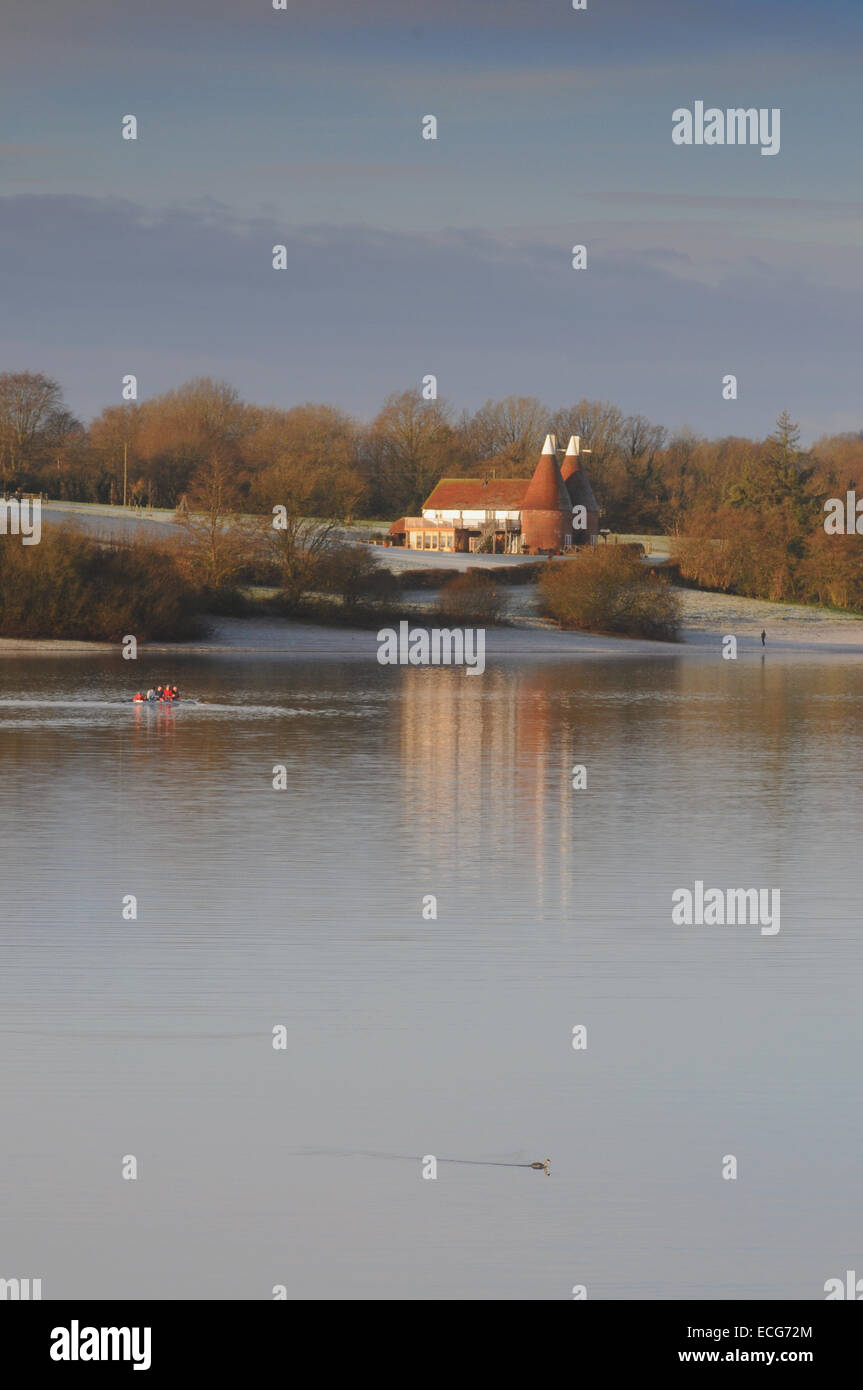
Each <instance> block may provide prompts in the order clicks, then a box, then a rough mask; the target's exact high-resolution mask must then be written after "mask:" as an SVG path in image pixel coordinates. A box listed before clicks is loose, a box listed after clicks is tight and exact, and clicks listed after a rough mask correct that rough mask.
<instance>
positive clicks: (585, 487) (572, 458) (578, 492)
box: [560, 434, 599, 515]
mask: <svg viewBox="0 0 863 1390" xmlns="http://www.w3.org/2000/svg"><path fill="white" fill-rule="evenodd" d="M560 472H561V476H562V478H563V480H564V483H565V484H566V490H567V492H568V494H569V500H570V503H571V505H572V506H573V507H585V508H586V509H587V511H589V512H596V513H597V515H598V514H599V504H598V502H597V500H596V498H595V497H594V495H593V488H592V487H591V486H590V482H589V481H588V477H587V474H586V473H585V471H584V469H583V467H582V465H581V458H580V457H579V452H578V443H577V441H576V436H575V435H574V434H573V435H570V439H569V443H568V444H567V446H566V454H565V455H564V459H563V463H562V464H561V469H560Z"/></svg>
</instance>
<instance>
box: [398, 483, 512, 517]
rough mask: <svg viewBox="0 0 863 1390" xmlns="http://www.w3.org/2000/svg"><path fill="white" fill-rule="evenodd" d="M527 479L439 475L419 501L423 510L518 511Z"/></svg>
mask: <svg viewBox="0 0 863 1390" xmlns="http://www.w3.org/2000/svg"><path fill="white" fill-rule="evenodd" d="M529 483H530V479H529V478H489V479H488V481H487V482H483V480H482V478H441V480H440V482H439V483H438V484H437V486H436V487H434V488H433V489H432V491H431V492H430V493H429V495H428V497H427V498H426V500H425V502H424V503H423V510H424V511H425V510H428V511H436V512H452V511H464V512H476V511H483V510H485V509H489V510H490V509H492V508H499V509H500V510H501V511H518V509H519V508H520V507H521V504H522V498H523V497H524V494H525V492H526V491H527V488H528V485H529Z"/></svg>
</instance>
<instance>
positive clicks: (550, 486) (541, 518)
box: [390, 434, 599, 555]
mask: <svg viewBox="0 0 863 1390" xmlns="http://www.w3.org/2000/svg"><path fill="white" fill-rule="evenodd" d="M576 509H578V510H576ZM598 530H599V507H598V506H597V503H596V498H595V497H594V495H593V489H592V488H591V486H590V483H589V481H588V478H587V474H586V473H585V471H584V469H583V467H582V464H581V458H580V444H579V438H578V435H573V436H572V438H571V439H570V441H569V444H568V446H567V450H566V453H565V455H564V456H563V462H562V464H559V463H558V461H557V441H556V439H555V437H554V435H553V434H547V435H546V437H545V444H544V445H543V448H542V453H541V454H540V456H539V463H538V464H537V465H536V471H535V472H534V475H533V477H532V478H441V480H440V482H439V483H438V484H437V486H436V487H434V488H433V489H432V492H431V494H430V495H429V496H428V497H427V498H426V500H425V503H424V504H423V513H422V516H405V517H402V518H401V520H400V521H395V522H393V524H392V526H391V527H390V535H391V536H392V538H393V540H394V541H395V543H396V544H397V545H407V546H408V547H409V548H410V549H411V550H459V551H466V550H467V551H478V550H489V551H493V552H494V553H495V554H510V555H520V554H525V553H527V552H530V551H540V550H568V549H569V547H570V546H572V545H584V544H586V543H591V542H593V540H594V539H595V537H596V535H597V532H598Z"/></svg>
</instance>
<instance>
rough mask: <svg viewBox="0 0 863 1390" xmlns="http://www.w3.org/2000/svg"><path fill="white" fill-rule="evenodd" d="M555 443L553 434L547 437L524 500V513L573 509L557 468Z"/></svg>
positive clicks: (522, 508) (522, 507)
mask: <svg viewBox="0 0 863 1390" xmlns="http://www.w3.org/2000/svg"><path fill="white" fill-rule="evenodd" d="M555 442H556V441H555V438H554V435H553V434H547V435H546V436H545V443H544V444H543V446H542V453H541V454H540V456H539V463H538V464H537V465H536V471H535V472H534V475H533V477H532V478H531V480H530V482H529V483H528V485H527V491H526V492H525V494H524V497H523V498H522V503H521V510H522V511H523V512H530V511H538V512H558V511H563V512H569V511H570V509H571V507H572V503H571V502H570V500H569V494H568V493H567V490H566V484H565V483H564V481H563V478H562V477H561V473H560V469H559V468H558V466H557V455H556V453H555Z"/></svg>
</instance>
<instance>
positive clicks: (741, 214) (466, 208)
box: [0, 0, 863, 436]
mask: <svg viewBox="0 0 863 1390" xmlns="http://www.w3.org/2000/svg"><path fill="white" fill-rule="evenodd" d="M4 11H5V13H4V17H3V19H2V21H0V37H2V43H0V115H2V127H0V179H2V186H0V202H2V206H0V304H2V314H0V369H9V368H12V369H14V368H18V369H20V368H27V367H29V368H32V369H36V370H43V371H47V372H49V373H51V374H53V375H56V376H57V377H58V378H59V379H60V380H61V381H62V383H63V385H64V387H65V389H66V393H67V398H68V401H69V404H70V405H71V407H72V408H73V409H74V410H76V411H77V412H79V413H80V414H82V415H83V416H85V417H87V416H89V415H91V414H93V413H95V412H96V411H97V410H99V409H100V408H101V407H102V406H103V405H106V404H110V403H113V402H115V401H117V400H119V394H120V378H121V376H122V375H123V374H124V373H126V372H135V373H136V374H137V376H138V378H139V384H140V391H141V395H142V397H145V396H147V395H150V394H153V393H155V392H157V391H160V390H163V389H165V388H166V387H168V386H170V385H175V384H177V383H178V382H179V381H181V380H184V379H187V378H188V377H191V376H196V375H201V374H205V373H206V374H211V375H215V376H218V377H224V378H227V379H228V380H230V381H232V382H233V383H234V384H235V385H236V386H237V387H238V388H239V389H240V390H241V391H242V392H243V394H244V395H245V396H247V397H248V398H250V399H253V400H257V401H260V402H262V403H264V402H266V403H273V404H279V405H284V406H289V405H292V404H296V403H298V402H300V401H303V400H308V399H312V400H327V401H332V402H333V403H335V404H338V405H341V406H343V407H345V408H347V409H350V410H352V411H354V412H356V413H357V414H359V415H360V416H365V417H367V416H369V415H371V414H372V413H373V412H374V411H375V410H376V409H377V407H378V405H379V404H380V402H381V400H382V399H383V397H384V396H385V395H386V394H387V393H388V392H390V391H392V390H396V389H400V388H402V387H405V386H410V385H412V384H418V383H419V380H420V378H421V377H422V376H423V375H424V374H425V373H426V372H434V373H435V374H436V375H437V377H438V381H439V386H440V390H441V392H442V394H444V395H445V396H447V397H448V398H449V399H450V400H451V401H452V402H453V404H454V405H456V406H457V407H459V408H461V407H462V406H468V407H475V406H477V405H479V404H480V403H481V402H482V401H483V400H484V399H485V398H486V397H487V396H500V395H505V394H507V393H510V392H515V393H519V394H536V395H539V396H541V397H542V398H543V399H545V400H547V401H548V403H549V405H550V406H552V407H554V406H559V405H564V404H569V403H570V402H572V401H574V400H576V399H577V398H578V397H580V396H583V395H586V396H591V397H606V398H609V399H611V400H614V401H616V402H617V403H618V404H619V405H621V406H622V407H623V408H624V409H626V410H638V411H642V412H643V413H644V414H646V415H648V416H650V417H651V418H653V419H655V420H658V421H662V422H663V423H666V424H669V425H671V426H677V425H682V424H688V425H690V426H691V427H692V428H694V429H696V430H698V431H700V432H705V433H743V432H750V433H757V434H760V433H765V432H766V431H767V430H768V429H769V428H770V426H771V424H772V421H773V420H774V418H775V416H776V415H777V413H778V412H779V410H781V409H782V408H785V407H787V408H788V409H790V410H791V411H792V413H793V414H794V415H795V416H796V417H797V418H798V419H799V420H800V421H801V423H802V424H803V427H804V430H805V432H806V434H807V436H812V435H816V434H818V433H820V432H822V431H825V430H839V429H853V428H863V405H861V383H863V365H861V360H860V352H859V347H858V341H859V338H860V324H861V320H863V313H861V310H863V259H861V255H860V243H861V229H863V195H861V192H860V189H861V172H863V156H861V143H863V142H861V127H863V95H861V93H863V82H861V77H860V71H861V57H863V0H819V3H818V4H815V3H814V0H811V2H810V0H716V3H713V4H711V3H708V0H588V10H587V11H586V12H576V11H573V10H572V8H571V3H570V0H531V2H530V3H529V4H528V3H525V0H500V2H499V3H495V2H494V0H483V2H482V3H479V2H478V0H435V3H431V0H378V2H377V3H374V0H306V2H305V3H293V0H288V9H287V11H274V10H273V9H272V5H271V0H254V2H253V0H147V3H142V2H141V0H63V3H60V0H40V3H39V4H38V5H34V4H33V3H32V0H5V5H4ZM696 100H704V101H705V103H706V104H707V105H708V106H710V105H715V106H718V107H722V108H725V107H728V106H746V107H749V106H756V107H779V108H780V109H781V149H780V152H779V154H777V155H776V156H775V157H764V156H762V155H761V154H760V152H759V150H758V148H757V147H756V148H748V147H747V148H732V147H724V148H723V147H713V148H710V147H694V146H693V147H690V148H685V147H679V146H675V145H674V144H673V143H672V140H671V128H672V119H671V116H672V111H673V110H674V109H675V108H676V107H680V106H692V104H693V102H694V101H696ZM127 113H133V114H134V115H136V116H137V118H138V122H139V139H138V141H137V142H134V143H133V142H129V141H124V140H122V139H121V136H120V128H121V119H122V117H123V116H124V115H126V114H127ZM427 113H433V114H434V115H436V116H437V118H438V122H439V138H438V140H437V141H436V142H432V141H425V140H423V139H422V138H421V118H422V117H423V116H424V115H426V114H427ZM277 242H280V243H284V244H285V245H286V246H287V247H288V251H289V266H288V269H287V271H285V272H275V271H273V270H272V268H271V247H272V246H273V244H274V243H277ZM575 243H585V244H586V245H587V247H588V256H589V262H588V270H587V271H586V272H576V271H574V270H573V269H572V268H571V264H570V249H571V247H572V246H573V244H575ZM727 372H733V373H735V374H736V375H737V377H738V380H739V393H740V394H739V399H738V401H736V402H723V400H722V398H721V380H722V376H723V375H724V374H725V373H727Z"/></svg>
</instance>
